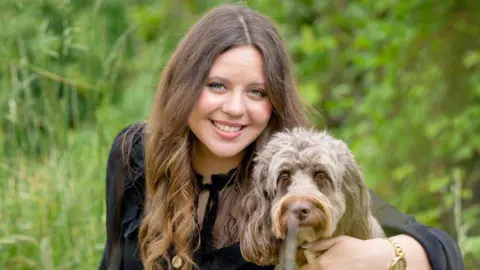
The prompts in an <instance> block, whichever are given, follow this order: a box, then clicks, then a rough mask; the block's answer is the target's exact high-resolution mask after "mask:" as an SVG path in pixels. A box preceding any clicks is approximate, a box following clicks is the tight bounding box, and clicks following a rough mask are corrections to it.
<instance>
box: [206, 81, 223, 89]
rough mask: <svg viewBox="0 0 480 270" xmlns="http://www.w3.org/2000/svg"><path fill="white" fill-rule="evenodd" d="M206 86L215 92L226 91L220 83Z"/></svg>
mask: <svg viewBox="0 0 480 270" xmlns="http://www.w3.org/2000/svg"><path fill="white" fill-rule="evenodd" d="M207 86H208V87H209V88H211V89H215V90H225V89H226V87H225V85H223V84H221V83H216V82H212V83H209V84H207Z"/></svg>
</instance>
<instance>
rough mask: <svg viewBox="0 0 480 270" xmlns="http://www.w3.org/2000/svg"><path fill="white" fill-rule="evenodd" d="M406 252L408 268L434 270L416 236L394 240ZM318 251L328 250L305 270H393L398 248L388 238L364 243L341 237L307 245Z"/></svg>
mask: <svg viewBox="0 0 480 270" xmlns="http://www.w3.org/2000/svg"><path fill="white" fill-rule="evenodd" d="M392 239H394V240H395V241H396V242H397V243H398V244H399V245H400V246H401V247H402V249H403V251H404V253H405V257H406V259H407V265H408V269H431V268H430V265H429V263H428V258H427V255H426V253H425V251H424V249H423V247H422V246H421V245H420V244H419V243H418V242H417V241H416V240H415V239H414V238H412V237H410V236H407V235H398V236H395V237H392ZM306 248H307V249H310V250H314V251H324V253H323V254H322V255H321V256H320V257H318V258H316V259H315V260H314V261H313V262H311V263H310V264H308V265H305V266H303V267H302V268H300V269H301V270H318V269H321V270H330V269H335V270H340V269H356V270H362V269H368V270H371V269H379V270H382V269H385V270H387V269H389V267H390V264H391V263H392V261H393V259H394V258H395V249H394V248H393V246H392V244H390V242H388V241H387V240H386V239H382V238H376V239H370V240H360V239H357V238H353V237H350V236H345V235H343V236H338V237H333V238H330V239H324V240H320V241H318V242H315V243H312V244H310V245H309V246H306Z"/></svg>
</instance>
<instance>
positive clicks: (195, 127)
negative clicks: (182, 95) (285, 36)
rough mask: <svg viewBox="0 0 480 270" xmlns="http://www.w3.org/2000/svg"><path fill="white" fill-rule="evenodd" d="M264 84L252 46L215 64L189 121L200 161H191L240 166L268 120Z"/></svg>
mask: <svg viewBox="0 0 480 270" xmlns="http://www.w3.org/2000/svg"><path fill="white" fill-rule="evenodd" d="M264 82H265V75H264V74H263V57H262V55H261V54H260V52H258V50H257V49H255V48H254V47H252V46H248V45H247V46H241V47H236V48H233V49H230V50H229V51H227V52H225V53H223V54H222V55H220V56H219V57H218V58H217V59H216V60H215V62H214V63H213V65H212V69H211V70H210V73H209V78H208V80H207V85H206V86H205V87H204V88H203V90H202V93H201V95H200V97H199V99H198V101H197V103H196V104H195V107H194V108H193V110H192V112H191V114H190V117H189V119H188V125H189V127H190V129H191V130H192V132H193V134H195V136H196V137H197V138H198V143H197V144H196V147H197V148H196V149H195V153H196V155H198V156H199V157H201V158H194V161H195V160H212V158H214V157H221V158H224V161H223V163H227V162H226V161H227V160H231V162H228V163H231V164H230V166H231V167H235V166H236V165H237V164H239V163H240V161H241V159H242V157H243V154H244V151H245V149H246V147H247V146H248V145H250V144H251V143H252V142H253V141H254V140H255V139H256V138H258V136H260V133H262V131H263V130H264V129H265V128H266V126H267V124H268V122H269V120H270V115H271V113H272V109H271V107H272V105H271V102H270V99H269V98H268V96H267V93H266V90H265V89H266V87H265V86H266V85H265V83H264ZM209 156H211V157H209Z"/></svg>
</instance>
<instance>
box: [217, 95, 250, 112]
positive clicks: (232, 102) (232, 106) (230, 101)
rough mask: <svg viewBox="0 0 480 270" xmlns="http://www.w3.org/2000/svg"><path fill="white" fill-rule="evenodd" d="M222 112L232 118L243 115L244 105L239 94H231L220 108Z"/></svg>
mask: <svg viewBox="0 0 480 270" xmlns="http://www.w3.org/2000/svg"><path fill="white" fill-rule="evenodd" d="M222 111H223V112H224V113H226V114H229V115H231V116H233V117H239V116H242V115H243V114H244V113H245V104H244V100H243V96H242V94H241V93H239V92H237V91H235V92H231V93H230V94H229V95H228V96H227V98H226V100H225V102H224V103H223V106H222Z"/></svg>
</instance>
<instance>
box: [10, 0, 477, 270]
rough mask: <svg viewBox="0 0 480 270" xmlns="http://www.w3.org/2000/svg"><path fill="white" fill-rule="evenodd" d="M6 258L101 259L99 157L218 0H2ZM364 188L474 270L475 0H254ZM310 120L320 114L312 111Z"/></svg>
mask: <svg viewBox="0 0 480 270" xmlns="http://www.w3.org/2000/svg"><path fill="white" fill-rule="evenodd" d="M0 2H1V3H0V15H1V18H2V19H1V20H0V40H1V42H0V63H1V65H0V116H1V117H0V145H1V149H0V179H1V181H0V268H1V269H94V268H96V267H97V265H98V263H99V261H100V256H101V253H102V250H103V245H104V240H105V203H104V200H105V194H104V192H105V190H104V186H105V166H106V158H107V154H108V150H109V147H110V144H111V142H112V139H113V137H114V136H115V134H116V133H117V132H118V131H119V130H120V129H121V128H122V127H124V126H125V125H127V124H130V123H132V122H135V121H140V120H143V119H145V117H146V116H147V114H148V112H149V109H150V106H151V101H152V96H153V94H154V91H155V88H156V85H157V83H158V80H159V78H160V74H161V72H162V68H163V67H164V65H165V63H166V62H167V61H168V58H169V56H170V54H171V52H172V50H173V49H174V47H175V45H176V44H177V42H178V41H179V39H180V38H181V37H182V36H183V34H184V33H185V32H186V31H187V29H188V27H189V26H190V25H191V24H192V23H194V22H195V20H196V19H198V18H199V16H200V15H201V14H202V13H203V12H204V11H205V10H206V9H208V8H209V7H212V6H214V5H216V4H218V3H221V2H225V1H215V0H202V1H188V0H184V1H180V0H177V1H173V0H172V1H170V0H168V1H167V0H124V1H118V0H96V1H93V0H1V1H0ZM242 3H244V4H247V5H248V6H250V7H253V8H256V9H257V10H259V11H261V12H263V13H264V14H266V15H267V16H269V17H271V18H272V19H273V20H275V22H276V23H277V25H278V27H279V29H280V30H281V32H282V34H283V35H284V37H285V40H286V42H287V44H288V48H289V51H290V53H291V55H292V58H293V60H294V64H295V76H296V79H297V82H298V85H299V88H300V90H301V93H302V97H303V98H304V100H305V102H307V103H308V104H311V105H313V106H314V107H315V108H316V109H317V110H318V111H319V112H320V113H321V117H320V118H315V121H316V123H317V124H318V126H319V127H326V128H328V129H329V130H330V131H331V132H333V133H335V134H336V135H337V136H338V137H339V138H341V139H343V140H345V141H346V142H348V143H349V144H350V146H351V147H352V150H353V151H354V152H355V154H356V155H357V157H358V161H359V162H360V164H361V166H362V168H363V170H364V173H365V175H366V180H367V182H368V184H369V185H370V186H371V187H372V188H373V189H374V190H375V191H376V192H377V193H378V194H379V195H381V196H382V197H384V198H385V199H386V200H387V201H388V202H390V203H392V204H393V205H394V206H395V207H397V208H398V209H400V210H401V211H403V212H405V213H408V214H411V215H414V216H415V217H416V218H417V220H419V221H420V222H423V223H425V224H427V225H431V226H435V227H438V228H441V229H444V230H446V231H447V232H449V233H450V234H451V235H452V236H454V237H455V239H456V240H457V241H458V243H459V245H460V247H461V249H462V252H463V255H464V258H465V262H466V264H467V269H480V255H479V254H480V221H479V220H480V162H479V161H480V106H479V105H480V28H479V26H480V15H479V14H480V1H477V0H471V1H455V0H435V1H433V0H384V1H377V0H357V1H347V0H305V1H294V0H283V1H277V0H251V1H250V0H249V1H243V2H242ZM312 117H313V116H312Z"/></svg>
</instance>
